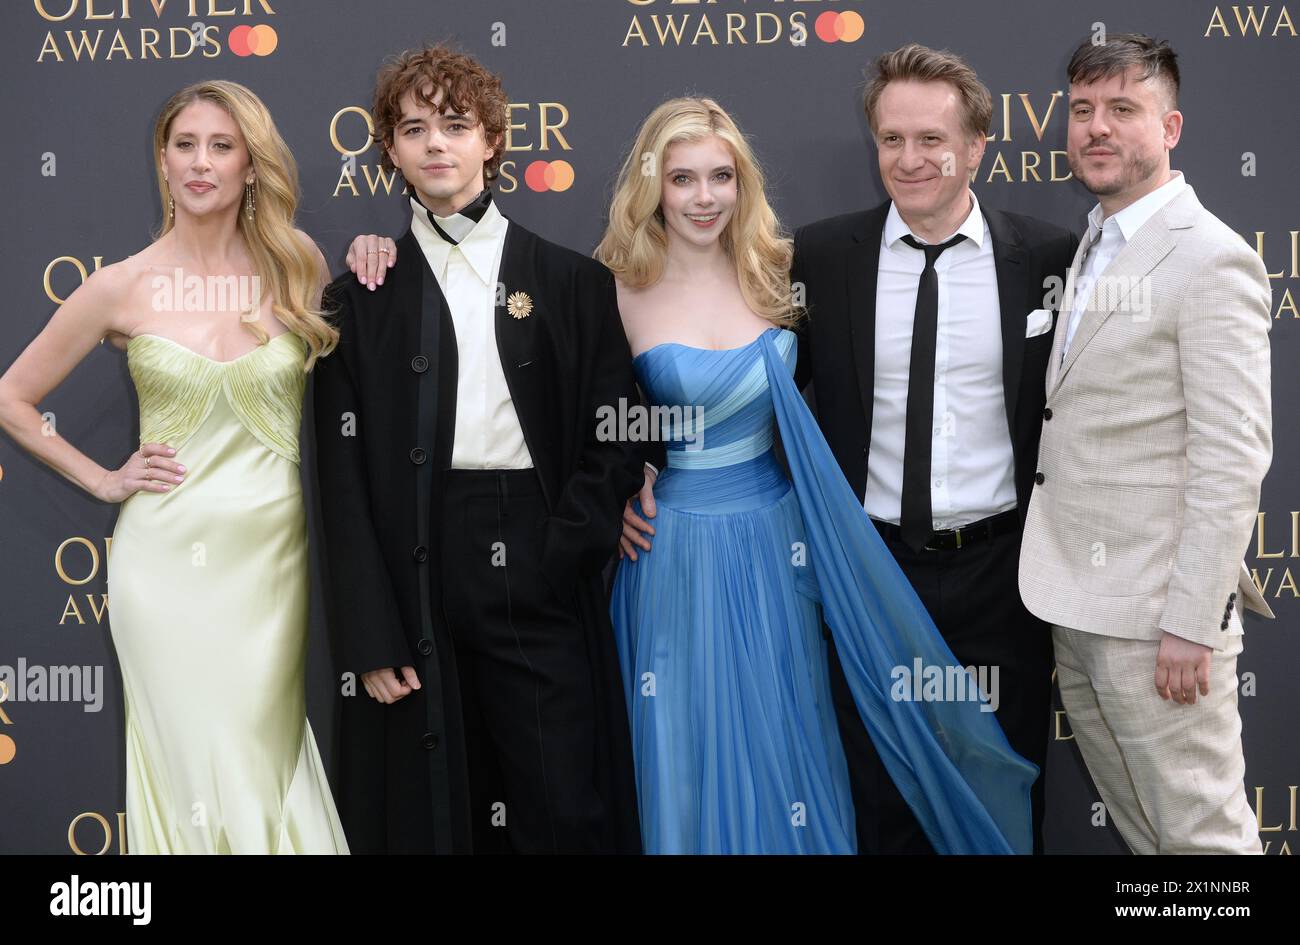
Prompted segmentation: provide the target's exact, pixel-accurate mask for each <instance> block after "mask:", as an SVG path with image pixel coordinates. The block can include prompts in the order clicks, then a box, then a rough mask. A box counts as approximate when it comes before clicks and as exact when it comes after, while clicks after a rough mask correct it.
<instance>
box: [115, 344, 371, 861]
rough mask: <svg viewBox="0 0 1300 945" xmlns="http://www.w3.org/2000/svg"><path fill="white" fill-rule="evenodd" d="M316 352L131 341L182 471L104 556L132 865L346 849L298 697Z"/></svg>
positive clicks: (144, 496) (130, 509)
mask: <svg viewBox="0 0 1300 945" xmlns="http://www.w3.org/2000/svg"><path fill="white" fill-rule="evenodd" d="M306 353H307V346H306V344H305V342H303V341H302V339H300V338H298V337H297V336H296V335H293V334H292V333H286V334H281V335H277V336H275V337H274V338H272V339H271V340H270V341H269V342H268V343H267V344H265V345H262V346H260V347H258V348H255V349H253V350H252V351H251V352H249V353H248V354H245V355H244V356H243V357H240V358H238V359H236V360H234V361H213V360H211V359H209V358H206V357H203V356H202V355H199V354H197V353H195V352H193V351H191V350H189V349H188V348H186V347H184V346H182V345H180V344H178V343H176V342H174V341H171V340H169V339H166V338H163V337H161V336H158V335H137V336H136V337H134V338H132V339H131V341H130V342H129V343H128V345H127V364H128V366H129V369H130V372H131V377H132V379H133V380H134V382H135V386H136V391H137V393H138V394H139V399H140V441H141V442H142V443H168V444H170V445H171V446H173V447H174V448H175V449H176V456H175V459H176V461H177V462H179V463H182V464H183V465H185V466H186V467H187V472H186V474H185V481H184V482H183V483H181V484H180V485H173V488H172V490H171V491H170V492H166V493H152V492H137V493H136V494H134V495H133V496H131V497H130V498H128V499H127V500H126V501H125V502H123V503H122V507H121V512H120V514H119V516H118V520H117V527H116V528H115V530H114V532H113V541H112V546H111V550H110V552H109V559H108V589H109V607H110V623H111V627H112V634H113V643H114V645H115V646H116V648H117V655H118V658H119V660H120V662H121V667H122V681H123V685H124V687H125V701H126V820H127V850H128V852H130V853H346V852H348V848H347V841H346V840H345V839H344V836H343V828H342V826H341V824H340V823H339V818H338V813H337V811H336V810H335V807H334V800H333V798H332V797H331V795H330V789H329V784H328V783H327V781H326V778H325V771H324V767H323V766H322V764H321V760H320V755H319V754H318V752H317V749H316V739H315V738H314V737H313V735H312V730H311V725H310V724H309V723H308V722H307V714H306V703H305V696H304V688H303V674H304V665H305V662H306V649H307V592H308V577H307V574H308V570H307V532H306V513H305V509H304V506H303V498H302V488H301V485H300V482H299V475H298V428H299V422H300V419H301V415H302V398H303V391H304V388H305V386H306V378H305V375H304V373H303V364H304V362H305V358H306Z"/></svg>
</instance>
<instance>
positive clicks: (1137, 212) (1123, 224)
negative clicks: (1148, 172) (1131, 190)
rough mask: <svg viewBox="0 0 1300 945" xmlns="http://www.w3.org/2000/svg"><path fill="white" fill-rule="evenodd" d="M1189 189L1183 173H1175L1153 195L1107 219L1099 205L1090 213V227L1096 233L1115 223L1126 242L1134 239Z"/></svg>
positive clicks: (1133, 203)
mask: <svg viewBox="0 0 1300 945" xmlns="http://www.w3.org/2000/svg"><path fill="white" fill-rule="evenodd" d="M1186 187H1187V181H1186V180H1184V179H1183V172H1182V171H1174V172H1173V176H1172V177H1171V178H1170V179H1169V180H1168V181H1166V182H1165V183H1163V184H1161V185H1160V186H1159V187H1157V188H1156V189H1155V190H1153V191H1151V193H1149V194H1147V195H1146V196H1145V197H1141V198H1139V199H1138V200H1134V201H1133V202H1132V203H1131V204H1129V205H1128V206H1127V207H1125V208H1124V209H1123V210H1119V211H1117V212H1116V213H1112V214H1111V215H1110V216H1109V217H1107V218H1106V219H1104V220H1103V219H1102V210H1101V204H1100V203H1099V204H1097V205H1096V206H1095V207H1093V208H1092V210H1090V211H1089V212H1088V227H1089V229H1090V230H1093V231H1096V232H1094V234H1093V236H1094V238H1095V236H1096V233H1097V232H1100V231H1101V229H1102V228H1103V227H1104V226H1105V225H1106V224H1107V223H1109V222H1110V221H1111V220H1114V221H1115V226H1117V227H1119V231H1120V233H1121V234H1123V236H1124V242H1126V243H1127V242H1128V241H1129V240H1131V239H1133V237H1134V235H1135V234H1136V233H1137V231H1138V230H1140V229H1142V227H1143V226H1144V225H1145V224H1146V222H1147V221H1148V220H1150V219H1151V218H1152V217H1153V216H1155V215H1156V213H1157V212H1158V211H1159V210H1160V209H1161V208H1162V207H1163V206H1164V205H1165V204H1167V203H1169V201H1171V200H1173V199H1174V198H1175V197H1177V196H1178V195H1179V194H1180V193H1182V192H1183V190H1184V189H1185V188H1186Z"/></svg>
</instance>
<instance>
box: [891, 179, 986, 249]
mask: <svg viewBox="0 0 1300 945" xmlns="http://www.w3.org/2000/svg"><path fill="white" fill-rule="evenodd" d="M966 192H967V193H968V194H970V213H968V214H966V219H964V220H962V221H961V226H959V227H957V229H956V230H955V231H953V232H952V233H951V234H949V235H948V236H947V237H945V238H944V239H941V240H939V241H938V242H940V243H946V242H947V241H948V240H949V239H952V237H954V236H956V235H957V234H958V233H960V234H962V235H963V236H964V237H966V239H968V240H970V241H971V242H972V243H974V244H975V246H976V247H977V248H981V249H982V248H983V246H984V232H985V224H984V215H983V214H982V213H980V202H979V198H977V197H976V196H975V192H974V191H972V190H968V191H966ZM909 234H911V235H912V236H915V237H916V239H917V240H919V241H920V242H922V243H924V242H926V240H925V239H923V238H922V237H921V236H918V235H917V234H915V233H912V230H911V228H910V227H908V225H907V223H905V222H904V220H903V217H902V215H901V214H900V213H899V212H898V206H897V205H896V204H894V203H893V201H890V204H889V215H888V216H887V217H885V245H886V246H888V247H889V248H890V249H893V248H894V245H895V244H896V243H898V242H899V241H900V240H902V238H903V237H904V236H907V235H909Z"/></svg>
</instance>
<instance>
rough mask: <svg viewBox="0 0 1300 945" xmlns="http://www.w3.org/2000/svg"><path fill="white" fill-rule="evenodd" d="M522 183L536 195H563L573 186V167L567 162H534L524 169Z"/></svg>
mask: <svg viewBox="0 0 1300 945" xmlns="http://www.w3.org/2000/svg"><path fill="white" fill-rule="evenodd" d="M524 183H525V184H527V185H528V189H529V190H535V191H537V192H538V193H544V192H545V191H548V190H550V191H554V192H555V193H563V192H564V191H566V190H568V189H569V188H570V187H572V186H573V165H572V164H570V163H569V162H568V161H534V162H533V163H532V164H529V165H528V167H527V168H525V169H524Z"/></svg>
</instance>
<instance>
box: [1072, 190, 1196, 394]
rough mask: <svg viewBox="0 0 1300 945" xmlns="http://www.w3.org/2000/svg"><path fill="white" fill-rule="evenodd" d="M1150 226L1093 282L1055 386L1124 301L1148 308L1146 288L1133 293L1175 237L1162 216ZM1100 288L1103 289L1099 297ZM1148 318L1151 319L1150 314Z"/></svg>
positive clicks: (1172, 246)
mask: <svg viewBox="0 0 1300 945" xmlns="http://www.w3.org/2000/svg"><path fill="white" fill-rule="evenodd" d="M1149 224H1150V225H1148V226H1144V227H1143V228H1142V229H1141V230H1140V231H1138V232H1137V233H1135V234H1133V240H1132V241H1131V242H1129V243H1128V244H1127V245H1126V246H1125V247H1124V248H1123V249H1122V250H1120V251H1119V254H1118V255H1117V256H1116V257H1115V258H1114V259H1113V260H1111V263H1110V265H1109V266H1107V267H1106V271H1105V272H1104V273H1102V274H1101V275H1100V276H1098V278H1097V279H1096V280H1095V281H1094V282H1093V284H1092V292H1091V293H1090V295H1089V298H1088V300H1087V302H1086V303H1085V305H1084V309H1083V315H1082V317H1081V318H1080V319H1079V327H1078V329H1077V330H1076V331H1075V333H1074V339H1073V340H1072V341H1071V342H1070V350H1069V351H1067V352H1066V354H1065V360H1064V361H1063V362H1062V363H1061V370H1060V373H1059V374H1058V375H1057V379H1056V381H1057V385H1058V386H1059V385H1060V383H1061V382H1062V381H1064V380H1065V375H1066V374H1068V373H1069V371H1070V368H1071V367H1072V366H1073V365H1074V362H1075V361H1077V360H1079V354H1080V353H1081V352H1082V351H1083V349H1084V348H1086V347H1087V346H1088V342H1089V341H1091V340H1092V339H1093V337H1094V336H1095V335H1096V334H1097V332H1098V331H1099V330H1100V329H1101V326H1102V325H1104V324H1105V323H1106V320H1107V319H1108V318H1110V316H1111V315H1112V314H1113V313H1114V312H1115V310H1116V309H1118V308H1119V307H1120V305H1122V304H1123V303H1124V302H1125V301H1126V300H1131V304H1133V305H1146V306H1149V305H1150V299H1149V297H1148V298H1147V299H1146V301H1143V300H1142V293H1143V292H1145V293H1148V296H1149V292H1150V286H1149V285H1146V286H1143V288H1142V289H1141V291H1138V292H1135V291H1134V290H1135V289H1137V288H1138V287H1139V286H1142V285H1143V280H1145V279H1146V277H1147V276H1148V275H1149V274H1150V273H1151V270H1153V269H1155V267H1156V266H1158V265H1159V264H1160V261H1161V260H1162V259H1164V258H1165V257H1166V256H1168V255H1169V251H1170V250H1172V249H1173V248H1174V238H1173V236H1172V235H1171V234H1170V232H1169V227H1168V224H1167V223H1166V221H1165V220H1164V218H1163V217H1162V216H1160V215H1157V216H1156V217H1155V218H1153V219H1152V220H1150V221H1149ZM1099 289H1101V290H1102V292H1101V294H1100V295H1099V293H1098V290H1099ZM1147 317H1148V318H1149V317H1150V312H1148V313H1147Z"/></svg>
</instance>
